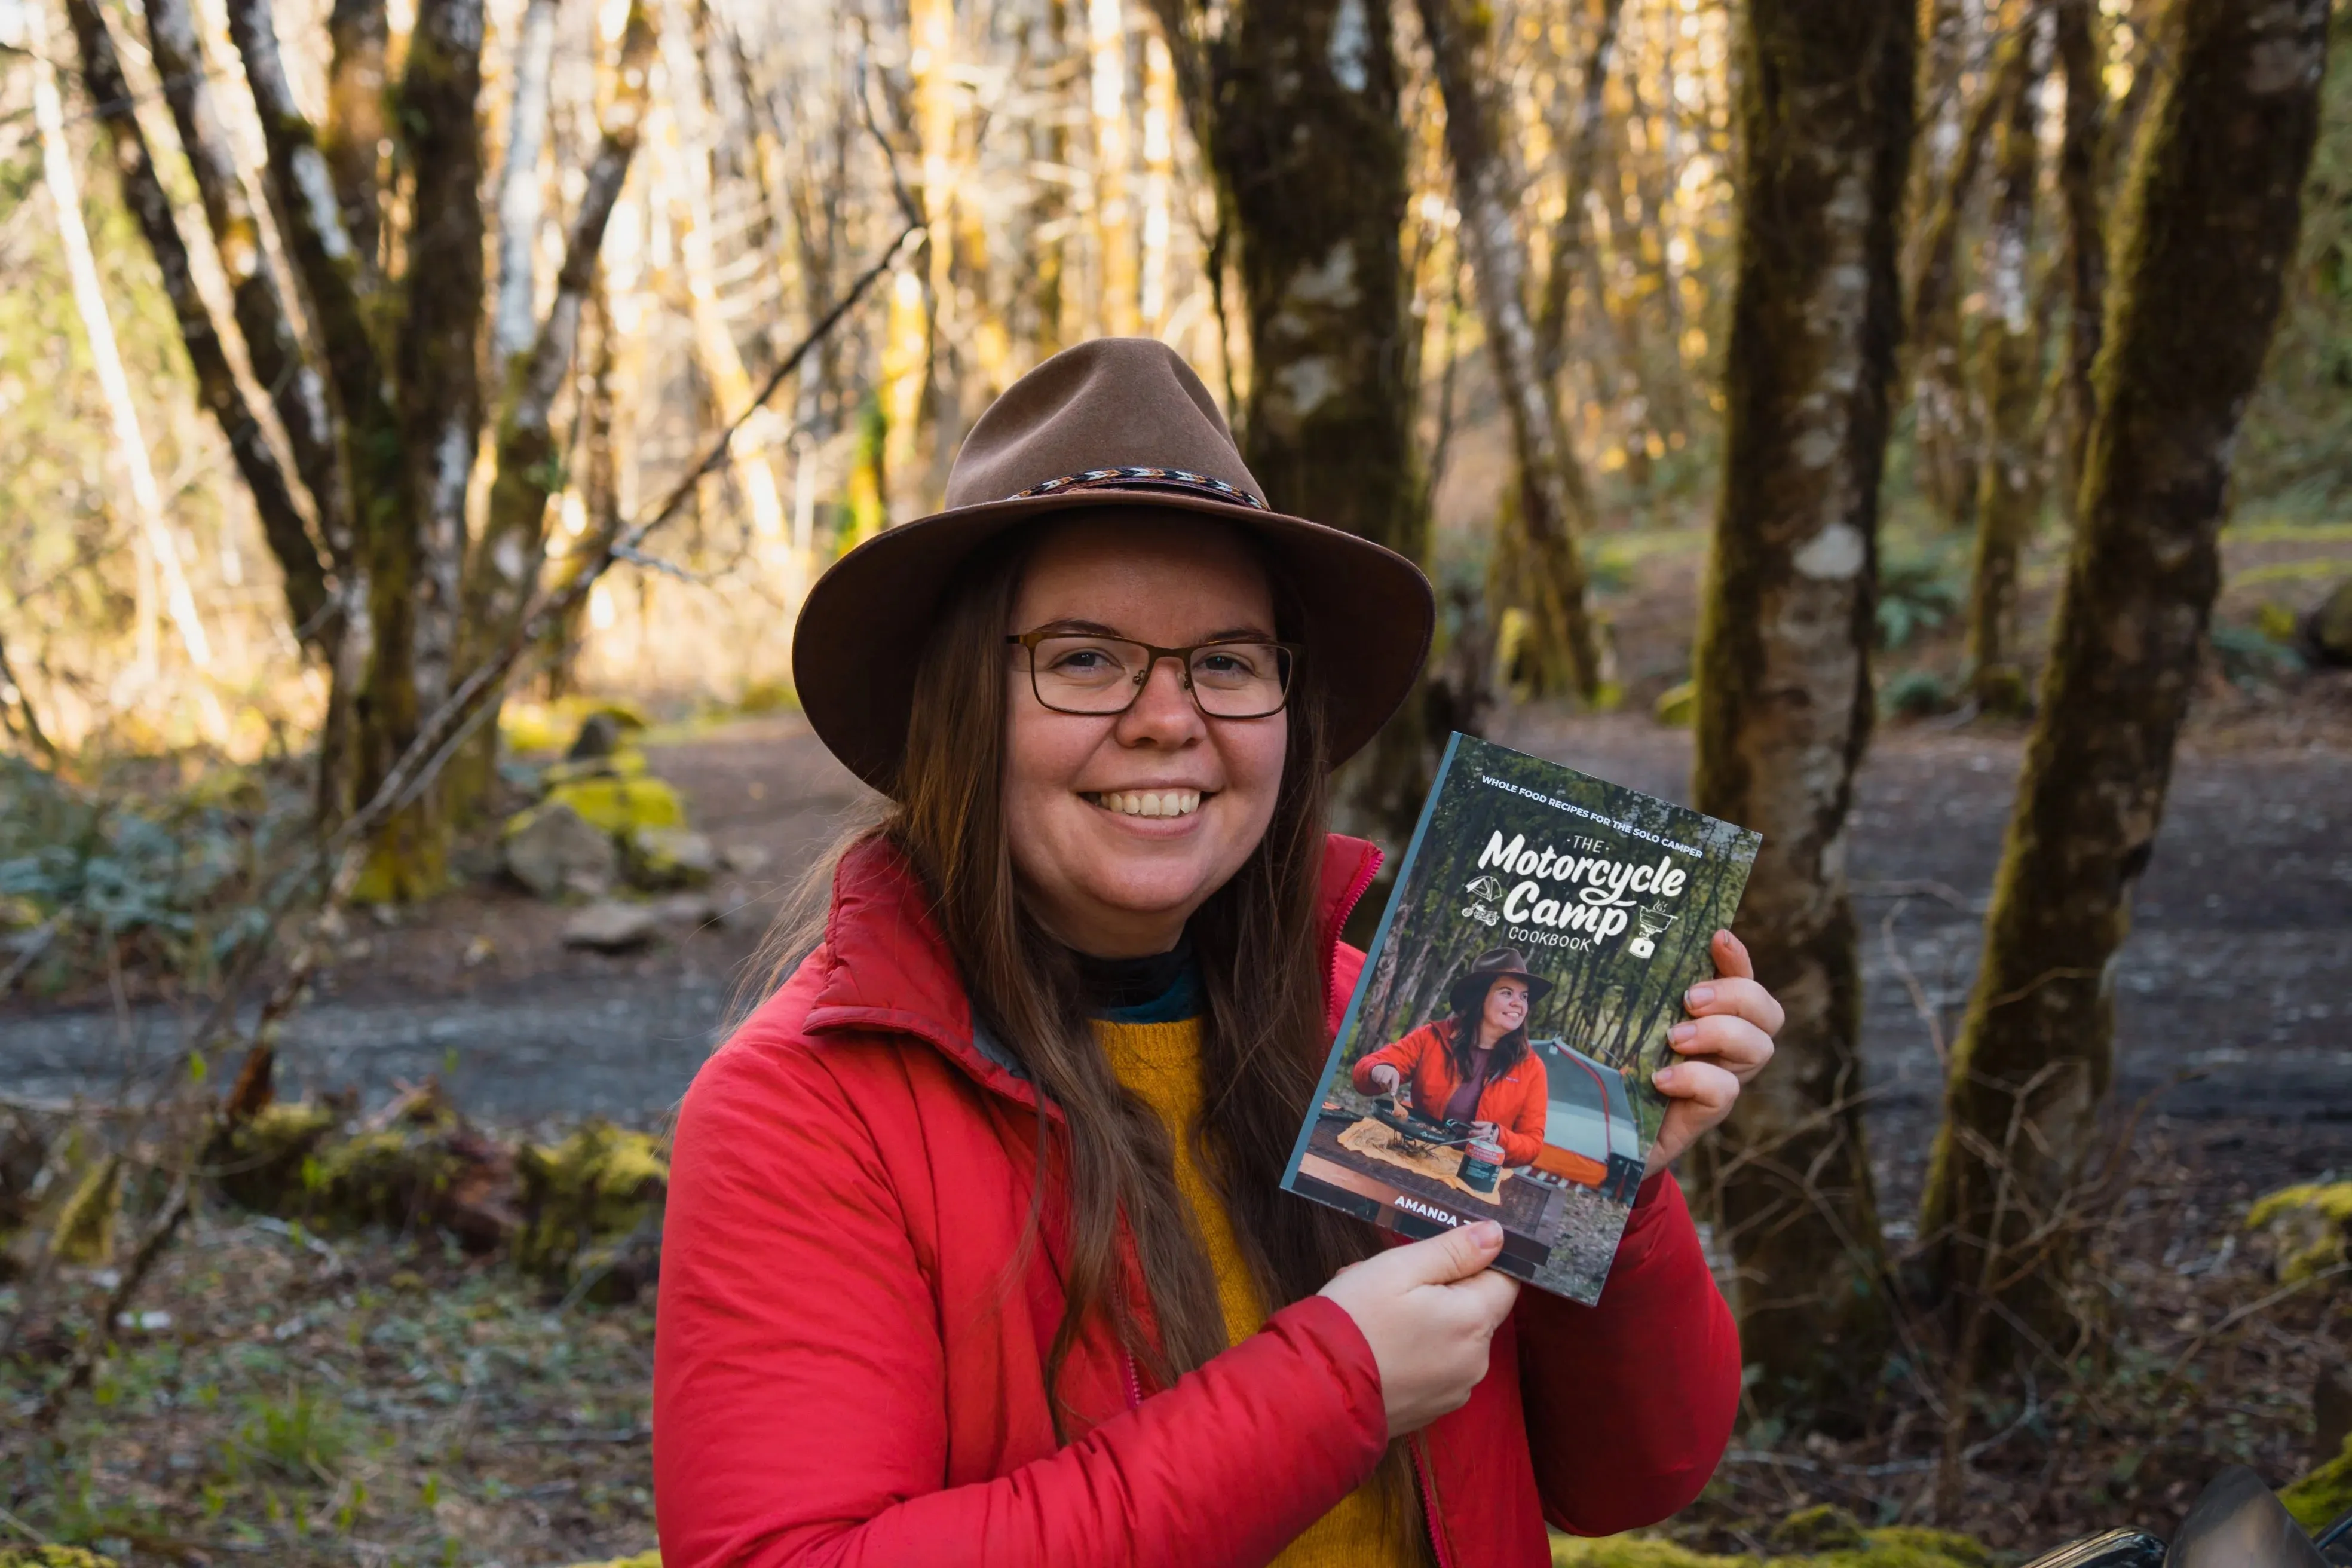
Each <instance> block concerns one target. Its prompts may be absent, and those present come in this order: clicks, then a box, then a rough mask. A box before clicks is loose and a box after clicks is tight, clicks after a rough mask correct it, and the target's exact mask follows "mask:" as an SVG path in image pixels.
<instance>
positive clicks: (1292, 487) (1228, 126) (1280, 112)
mask: <svg viewBox="0 0 2352 1568" xmlns="http://www.w3.org/2000/svg"><path fill="white" fill-rule="evenodd" d="M1153 9H1154V10H1155V12H1156V13H1157V14H1158V15H1159V16H1160V22H1161V25H1162V27H1163V29H1164V30H1165V32H1166V34H1167V37H1168V42H1169V47H1170V48H1171V51H1172V53H1173V55H1174V58H1175V64H1176V70H1177V79H1178V82H1179V86H1180V90H1181V96H1182V98H1183V100H1184V103H1185V110H1186V113H1187V115H1188V117H1189V118H1190V120H1191V121H1192V129H1193V136H1194V140H1195V141H1196V142H1199V143H1200V145H1201V146H1202V150H1203V152H1204V153H1205V154H1206V159H1207V162H1208V163H1209V166H1210V169H1211V171H1212V173H1213V175H1214V177H1215V180H1216V184H1217V194H1218V199H1219V203H1220V205H1221V206H1222V208H1223V213H1224V216H1225V219H1226V224H1225V227H1226V232H1227V235H1228V243H1229V245H1230V247H1231V251H1232V254H1233V256H1234V261H1235V263H1236V271H1237V272H1238V274H1239V276H1240V279H1241V285H1242V305H1243V313H1244V318H1245V320H1246V321H1247V322H1248V327H1249V340H1250V365H1251V370H1250V384H1249V390H1248V393H1247V395H1246V397H1245V406H1244V409H1243V410H1242V421H1241V424H1242V430H1241V437H1242V456H1243V458H1244V461H1246V462H1247V463H1248V464H1249V467H1250V471H1251V472H1253V473H1254V474H1255V475H1256V476H1257V479H1258V482H1259V483H1261V484H1263V485H1264V486H1265V489H1266V497H1265V499H1266V500H1267V501H1268V502H1269V503H1270V504H1272V505H1273V506H1275V507H1277V508H1279V509H1281V510H1284V511H1288V512H1294V513H1297V514H1298V515H1300V516H1303V517H1310V518H1313V519H1314V520H1316V521H1318V522H1324V523H1328V524H1330V525H1331V526H1332V527H1334V528H1344V529H1346V530H1347V531H1349V532H1350V533H1357V534H1361V535H1362V536H1363V537H1365V538H1367V539H1370V540H1374V541H1377V542H1380V543H1381V544H1385V545H1387V546H1388V547H1389V548H1390V549H1391V550H1394V551H1396V552H1399V553H1400V554H1402V555H1404V556H1406V557H1407V558H1409V559H1411V560H1413V561H1425V560H1426V558H1427V556H1428V553H1429V498H1428V495H1427V491H1426V487H1425V486H1424V484H1423V477H1422V474H1421V472H1420V467H1419V463H1418V459H1417V458H1416V446H1415V443H1414V441H1413V438H1412V415H1413V405H1414V394H1415V387H1414V384H1413V369H1414V364H1413V362H1414V357H1415V356H1414V353H1413V349H1412V328H1411V324H1410V322H1409V321H1408V320H1407V317H1406V312H1405V279H1404V263H1403V257H1402V248H1401V245H1400V235H1401V232H1402V226H1403V223H1404V213H1405V200H1406V195H1407V180H1406V139H1405V133H1404V129H1403V126H1402V123H1401V121H1400V120H1399V118H1398V75H1397V57H1396V43H1395V37H1394V35H1393V32H1392V30H1391V18H1390V14H1389V11H1388V9H1387V7H1385V6H1381V5H1366V4H1364V3H1363V0H1235V3H1234V4H1229V5H1223V6H1221V7H1219V8H1218V9H1217V10H1216V11H1215V12H1214V13H1211V12H1209V11H1208V10H1207V9H1206V8H1205V7H1203V6H1201V5H1197V4H1196V3H1195V0H1153ZM1212 24H1214V25H1212ZM1438 738H1442V737H1433V736H1432V734H1431V733H1430V723H1429V716H1428V712H1427V710H1426V703H1425V702H1424V701H1423V700H1422V697H1421V695H1420V694H1416V696H1415V697H1414V698H1413V699H1412V700H1409V701H1408V702H1407V703H1406V704H1405V706H1404V708H1403V709H1402V710H1400V711H1399V712H1398V714H1397V716H1396V717H1395V718H1394V719H1391V721H1389V724H1388V727H1387V728H1386V729H1385V730H1383V731H1381V734H1380V736H1379V738H1378V739H1377V740H1375V741H1374V742H1373V743H1372V745H1371V746H1370V748H1368V749H1367V751H1366V752H1365V754H1364V755H1363V756H1362V757H1361V758H1360V759H1359V760H1358V761H1357V762H1356V763H1354V764H1352V765H1351V766H1350V767H1349V770H1348V771H1347V773H1345V774H1343V775H1342V778H1341V781H1340V810H1341V814H1342V816H1343V817H1344V818H1345V819H1346V820H1348V821H1349V822H1351V823H1352V824H1354V825H1355V826H1357V827H1359V828H1360V829H1363V830H1367V831H1371V832H1373V833H1375V834H1377V835H1378V836H1379V837H1382V838H1384V839H1386V840H1387V841H1388V842H1390V843H1391V844H1392V845H1402V843H1403V841H1404V839H1405V837H1407V836H1409V835H1410V833H1411V831H1412V823H1413V820H1414V818H1415V816H1417V815H1418V814H1419V811H1420V808H1421V799H1422V796H1423V795H1425V794H1426V793H1427V792H1428V787H1429V781H1430V777H1431V774H1432V773H1433V770H1434V767H1435V763H1436V754H1435V750H1434V748H1433V744H1432V742H1433V739H1438Z"/></svg>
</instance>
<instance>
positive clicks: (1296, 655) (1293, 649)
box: [1004, 628, 1307, 722]
mask: <svg viewBox="0 0 2352 1568" xmlns="http://www.w3.org/2000/svg"><path fill="white" fill-rule="evenodd" d="M1055 637H1073V638H1077V639H1080V640H1084V639H1086V638H1089V637H1092V638H1095V639H1097V640H1098V641H1102V642H1123V643H1126V644H1127V645H1128V646H1129V647H1139V648H1141V649H1142V650H1143V651H1144V652H1145V654H1147V655H1148V656H1150V657H1149V658H1147V659H1146V660H1145V661H1144V666H1143V669H1142V672H1141V673H1140V674H1139V675H1137V676H1136V677H1135V679H1134V682H1133V686H1134V689H1133V690H1131V691H1129V693H1128V696H1127V700H1126V701H1125V702H1124V703H1122V704H1120V705H1119V706H1118V707H1117V708H1110V709H1099V710H1097V709H1088V708H1056V707H1055V706H1054V705H1053V704H1052V703H1050V702H1048V701H1046V700H1045V693H1044V692H1043V691H1040V690H1039V689H1037V645H1038V644H1039V643H1041V642H1047V641H1050V640H1052V639H1053V638H1055ZM1004 641H1005V643H1006V645H1007V646H1008V647H1022V648H1025V649H1027V650H1028V654H1029V695H1030V696H1032V697H1034V698H1035V699H1036V700H1037V706H1039V707H1040V708H1043V709H1045V710H1046V711H1047V712H1049V713H1067V714H1069V715H1070V716H1071V717H1072V718H1075V719H1116V718H1118V716H1119V715H1120V714H1122V713H1125V712H1126V711H1127V710H1129V709H1130V708H1132V707H1134V706H1135V702H1136V699H1137V698H1139V697H1141V696H1142V695H1143V689H1144V688H1145V687H1147V686H1149V685H1150V684H1151V672H1152V671H1153V670H1155V669H1158V668H1160V660H1161V659H1163V658H1172V659H1174V660H1175V661H1176V669H1177V673H1178V678H1179V679H1181V680H1182V681H1183V682H1184V693H1185V695H1186V696H1188V697H1190V698H1192V706H1193V707H1194V708H1195V709H1197V710H1199V712H1200V715H1201V717H1202V718H1203V719H1230V720H1234V721H1236V722H1239V721H1245V720H1250V719H1271V718H1273V717H1274V716H1275V715H1276V714H1277V713H1279V712H1281V711H1282V710H1284V709H1286V708H1287V707H1289V706H1290V690H1291V688H1292V687H1294V686H1296V685H1297V683H1298V667H1299V665H1300V664H1301V663H1303V662H1304V661H1305V659H1306V658H1307V649H1306V647H1304V646H1303V645H1301V644H1298V643H1292V642H1277V641H1276V640H1275V639H1274V638H1272V637H1215V638H1213V639H1211V640H1210V641H1208V642H1199V643H1194V644H1193V645H1192V647H1160V646H1159V645H1158V644H1156V643H1148V642H1145V641H1144V640H1143V639H1142V638H1140V637H1119V636H1117V635H1116V634H1114V633H1110V632H1071V631H1059V630H1055V629H1052V628H1043V629H1040V630H1037V631H1034V632H1017V633H1013V632H1008V633H1007V634H1005V638H1004ZM1244 645H1245V646H1247V647H1270V648H1273V649H1274V650H1275V651H1276V652H1277V653H1280V654H1282V655H1283V656H1284V657H1285V658H1287V659H1288V660H1289V663H1288V664H1287V665H1286V666H1285V667H1284V668H1283V671H1282V700H1281V701H1279V702H1277V703H1276V704H1275V705H1274V706H1273V707H1271V708H1269V709H1267V710H1265V712H1263V713H1212V712H1210V711H1209V710H1208V709H1206V708H1204V707H1202V705H1201V694H1200V692H1199V691H1198V690H1196V689H1194V688H1193V685H1192V656H1193V655H1194V654H1196V653H1199V652H1200V651H1201V650H1202V649H1203V648H1212V647H1236V646H1244Z"/></svg>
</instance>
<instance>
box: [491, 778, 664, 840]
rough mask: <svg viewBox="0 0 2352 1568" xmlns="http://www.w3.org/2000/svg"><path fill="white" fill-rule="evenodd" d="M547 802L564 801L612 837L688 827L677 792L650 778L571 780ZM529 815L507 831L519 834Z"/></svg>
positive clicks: (554, 790)
mask: <svg viewBox="0 0 2352 1568" xmlns="http://www.w3.org/2000/svg"><path fill="white" fill-rule="evenodd" d="M550 771H551V772H552V771H553V770H550ZM547 801H548V804H553V803H555V802H558V801H561V802H562V803H563V804H564V805H568V806H570V807H571V808H572V810H574V811H576V812H578V813H579V814H580V815H581V816H582V818H583V819H584V820H585V821H586V822H588V823H589V825H590V826H595V827H601V828H603V829H604V831H605V832H607V833H612V834H622V835H625V834H630V833H635V831H636V830H637V829H639V828H641V827H683V826H686V805H685V803H684V802H683V801H682V800H680V799H679V798H678V793H677V790H675V789H673V788H672V787H671V786H670V785H669V784H667V783H666V782H665V781H663V780H661V779H657V778H654V777H651V776H649V775H641V776H637V777H633V778H632V777H618V776H612V777H604V778H583V779H572V780H569V781H566V782H563V783H559V784H555V785H554V786H553V787H552V788H551V789H550V790H549V791H548V792H547ZM534 809H536V808H534ZM529 816H530V813H529V812H525V813H522V814H520V815H519V816H516V817H514V818H513V819H512V820H510V821H509V823H508V824H507V826H506V831H507V832H509V833H513V832H516V831H517V830H518V825H520V824H522V823H524V822H526V820H527V819H528V818H529Z"/></svg>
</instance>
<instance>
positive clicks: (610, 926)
mask: <svg viewBox="0 0 2352 1568" xmlns="http://www.w3.org/2000/svg"><path fill="white" fill-rule="evenodd" d="M660 929H661V916H660V915H659V913H657V912H656V910H652V909H650V908H648V907H646V905H644V904H625V903H622V902H621V901H620V900H617V899H605V900H602V901H600V902H597V903H593V904H591V905H589V906H588V907H587V908H586V909H584V910H581V911H580V912H579V913H578V914H576V915H574V916H572V919H571V920H570V921H568V922H566V924H565V925H564V928H563V945H564V946H566V947H585V948H593V949H594V950H595V951H596V952H628V951H629V950H630V949H631V948H635V947H643V946H644V945H645V944H646V943H647V942H651V941H653V939H654V935H655V933H656V931H659V930H660Z"/></svg>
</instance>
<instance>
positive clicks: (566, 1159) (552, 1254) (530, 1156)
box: [514, 1121, 669, 1300]
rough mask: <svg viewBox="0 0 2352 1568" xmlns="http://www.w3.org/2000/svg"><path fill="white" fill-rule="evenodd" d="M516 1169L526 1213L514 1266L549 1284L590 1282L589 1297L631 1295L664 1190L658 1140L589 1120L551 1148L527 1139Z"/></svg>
mask: <svg viewBox="0 0 2352 1568" xmlns="http://www.w3.org/2000/svg"><path fill="white" fill-rule="evenodd" d="M515 1169H516V1172H517V1173H518V1174H519V1175H520V1177H521V1179H522V1197H523V1202H522V1207H523V1216H524V1217H523V1224H522V1229H521V1230H520V1233H519V1234H518V1235H517V1236H516V1237H515V1244H514V1257H515V1263H516V1265H517V1266H518V1267H520V1268H521V1269H522V1270H523V1271H524V1272H526V1273H528V1274H530V1275H533V1276H535V1277H537V1278H538V1279H542V1280H545V1281H546V1282H547V1283H549V1284H550V1285H555V1286H562V1287H565V1288H571V1287H575V1286H577V1285H579V1284H580V1283H581V1282H582V1281H583V1280H587V1281H591V1282H592V1283H591V1285H590V1289H589V1294H590V1296H591V1297H592V1298H593V1299H598V1300H611V1299H619V1300H626V1299H627V1298H629V1297H631V1296H633V1295H635V1292H636V1290H637V1289H638V1288H639V1286H641V1285H642V1284H643V1283H644V1281H645V1279H646V1277H647V1276H648V1275H649V1274H650V1273H651V1263H652V1256H651V1249H650V1247H648V1246H647V1237H646V1232H647V1231H648V1230H650V1229H652V1228H653V1227H654V1226H657V1225H658V1222H659V1216H660V1214H661V1210H662V1205H663V1203H664V1201H665V1200H666V1199H667V1196H668V1193H669V1162H668V1160H667V1158H666V1157H665V1156H664V1153H663V1151H662V1146H661V1143H660V1141H659V1140H657V1139H655V1138H653V1137H650V1136H648V1135H647V1134H646V1133H643V1132H630V1131H624V1130H623V1129H620V1128H617V1127H614V1126H612V1125H610V1124H609V1123H606V1122H604V1121H590V1122H588V1123H586V1124H585V1125H583V1126H582V1127H580V1128H579V1129H577V1130H576V1131H573V1132H572V1135H571V1136H570V1137H568V1138H566V1139H565V1140H564V1141H563V1142H561V1143H558V1144H555V1145H553V1146H549V1145H545V1144H527V1145H525V1146H524V1148H523V1149H522V1150H521V1152H520V1153H518V1154H517V1155H516V1157H515Z"/></svg>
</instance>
